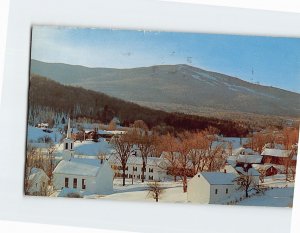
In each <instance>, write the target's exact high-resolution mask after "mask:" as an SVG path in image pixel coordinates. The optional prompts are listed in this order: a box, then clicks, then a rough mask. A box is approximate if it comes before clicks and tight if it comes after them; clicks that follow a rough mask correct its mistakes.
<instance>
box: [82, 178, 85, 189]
mask: <svg viewBox="0 0 300 233" xmlns="http://www.w3.org/2000/svg"><path fill="white" fill-rule="evenodd" d="M81 186H82V189H86V183H85V179H82V184H81Z"/></svg>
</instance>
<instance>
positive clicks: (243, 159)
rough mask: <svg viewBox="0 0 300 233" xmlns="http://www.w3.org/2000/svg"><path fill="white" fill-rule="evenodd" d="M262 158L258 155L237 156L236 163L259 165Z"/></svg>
mask: <svg viewBox="0 0 300 233" xmlns="http://www.w3.org/2000/svg"><path fill="white" fill-rule="evenodd" d="M261 160H262V156H260V155H238V157H237V160H236V161H237V162H240V163H261Z"/></svg>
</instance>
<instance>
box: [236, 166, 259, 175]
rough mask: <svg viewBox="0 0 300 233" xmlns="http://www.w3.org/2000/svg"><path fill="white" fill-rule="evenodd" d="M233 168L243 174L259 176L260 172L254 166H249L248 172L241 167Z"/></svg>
mask: <svg viewBox="0 0 300 233" xmlns="http://www.w3.org/2000/svg"><path fill="white" fill-rule="evenodd" d="M235 169H236V170H237V171H238V172H239V173H241V174H243V175H249V176H260V173H259V172H258V171H257V170H256V169H255V168H249V170H248V172H246V171H245V169H244V168H243V167H236V168H235Z"/></svg>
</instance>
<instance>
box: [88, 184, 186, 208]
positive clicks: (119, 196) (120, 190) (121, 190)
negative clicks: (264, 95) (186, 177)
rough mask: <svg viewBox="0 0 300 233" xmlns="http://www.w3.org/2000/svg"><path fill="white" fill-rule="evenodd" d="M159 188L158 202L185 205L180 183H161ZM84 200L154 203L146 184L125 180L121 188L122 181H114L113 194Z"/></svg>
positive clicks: (184, 195) (94, 196)
mask: <svg viewBox="0 0 300 233" xmlns="http://www.w3.org/2000/svg"><path fill="white" fill-rule="evenodd" d="M161 187H162V188H163V189H164V191H163V193H162V194H161V197H160V198H159V202H166V203H167V202H169V203H186V202H187V193H184V192H183V188H182V183H181V182H171V181H170V182H161ZM85 198H103V199H109V200H117V201H150V202H155V200H154V199H153V197H152V196H151V194H149V191H148V182H147V181H145V182H144V183H142V182H140V181H139V182H136V181H135V182H134V184H133V185H132V184H131V180H129V179H127V180H126V185H125V186H122V179H115V180H114V193H113V194H111V195H107V196H100V195H89V196H85Z"/></svg>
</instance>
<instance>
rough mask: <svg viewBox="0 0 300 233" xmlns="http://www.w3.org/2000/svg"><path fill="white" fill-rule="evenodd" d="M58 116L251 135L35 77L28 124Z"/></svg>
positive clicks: (235, 126) (237, 127)
mask: <svg viewBox="0 0 300 233" xmlns="http://www.w3.org/2000/svg"><path fill="white" fill-rule="evenodd" d="M57 115H61V116H62V115H68V116H70V117H71V118H73V119H76V120H80V119H89V120H91V121H93V122H99V123H103V124H108V123H109V122H110V121H111V120H112V119H113V118H115V117H117V118H118V119H119V120H120V125H121V126H129V125H130V124H132V123H133V122H134V121H136V120H143V121H144V122H145V123H146V124H147V125H148V126H149V128H154V127H155V128H156V129H157V130H160V131H161V132H162V133H166V132H181V131H184V130H189V131H198V130H203V129H206V128H207V127H209V126H211V127H214V128H217V129H219V131H220V133H221V134H223V135H224V136H236V137H241V136H245V135H247V134H248V133H249V126H248V125H247V124H246V123H243V122H236V121H233V120H232V121H231V120H222V119H216V118H210V117H201V116H196V115H187V114H184V113H169V112H165V111H161V110H154V109H150V108H147V107H142V106H140V105H138V104H135V103H131V102H128V101H124V100H121V99H118V98H115V97H111V96H108V95H106V94H103V93H99V92H95V91H91V90H86V89H83V88H81V87H73V86H66V85H62V84H60V83H58V82H55V81H52V80H49V79H47V78H46V77H41V76H38V75H34V74H33V75H32V76H31V78H30V86H29V94H28V124H30V125H35V124H37V123H40V121H43V122H48V123H51V122H53V121H54V118H55V116H57Z"/></svg>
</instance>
